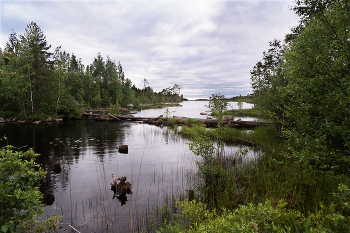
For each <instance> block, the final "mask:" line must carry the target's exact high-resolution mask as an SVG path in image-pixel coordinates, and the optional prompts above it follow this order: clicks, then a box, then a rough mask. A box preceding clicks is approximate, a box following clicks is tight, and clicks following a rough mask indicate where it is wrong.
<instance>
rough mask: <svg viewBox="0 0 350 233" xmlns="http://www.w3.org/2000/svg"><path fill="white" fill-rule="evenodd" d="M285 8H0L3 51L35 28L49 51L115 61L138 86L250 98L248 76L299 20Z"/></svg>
mask: <svg viewBox="0 0 350 233" xmlns="http://www.w3.org/2000/svg"><path fill="white" fill-rule="evenodd" d="M292 5H293V2H290V1H270V2H267V1H192V0H189V1H26V2H24V1H2V2H0V9H1V22H0V23H1V34H0V35H1V38H0V47H2V48H3V46H4V45H5V43H6V41H7V40H8V36H9V34H10V33H11V30H12V29H13V30H14V31H15V32H16V33H17V34H23V33H24V29H25V27H26V25H27V24H29V23H30V22H31V21H35V22H36V23H37V24H38V25H39V27H40V28H41V29H42V31H43V32H44V34H45V35H46V39H47V41H48V43H49V44H51V45H52V47H53V48H55V47H57V46H59V45H61V46H62V49H64V50H66V51H67V52H69V53H74V54H75V55H76V56H77V57H78V58H82V62H83V63H84V64H85V65H88V64H91V63H92V61H93V59H94V57H96V56H97V53H98V52H101V55H102V56H103V57H105V58H106V57H107V55H109V56H110V58H111V59H112V60H115V61H116V62H118V61H120V62H121V64H122V66H123V70H124V72H125V75H126V77H127V78H129V79H131V80H132V81H133V83H134V84H135V85H136V86H137V87H140V88H141V87H142V80H143V78H146V79H147V80H148V81H149V83H150V86H151V87H153V89H154V90H155V91H161V90H162V89H163V88H166V87H170V86H173V85H174V84H175V83H176V84H178V85H180V86H182V87H183V89H182V91H181V93H182V94H184V96H185V97H187V98H207V97H208V96H210V95H211V94H213V93H218V92H220V93H221V94H224V95H226V96H227V97H231V96H236V95H239V94H242V95H245V94H249V93H251V92H252V90H251V87H250V73H249V71H250V70H251V69H252V68H253V66H254V65H255V64H256V62H257V61H259V60H260V59H261V58H262V52H263V51H264V50H267V49H268V42H269V41H271V40H273V39H279V40H283V38H284V35H285V34H286V33H288V32H289V30H290V28H291V27H293V26H295V25H297V23H298V18H297V17H296V16H295V15H294V13H293V12H292V11H290V10H289V8H290V6H292Z"/></svg>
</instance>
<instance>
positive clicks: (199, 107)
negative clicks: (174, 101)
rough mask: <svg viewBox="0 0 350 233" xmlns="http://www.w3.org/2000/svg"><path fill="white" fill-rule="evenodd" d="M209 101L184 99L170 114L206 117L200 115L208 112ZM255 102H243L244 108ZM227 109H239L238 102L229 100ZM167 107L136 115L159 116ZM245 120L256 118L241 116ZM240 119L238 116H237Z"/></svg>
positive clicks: (250, 106)
mask: <svg viewBox="0 0 350 233" xmlns="http://www.w3.org/2000/svg"><path fill="white" fill-rule="evenodd" d="M208 103H209V101H184V102H182V103H180V104H181V105H182V106H181V107H169V111H170V112H171V114H170V116H179V117H187V118H200V119H206V118H207V116H206V115H200V113H201V112H207V111H209V109H208V108H207V107H206V105H208ZM253 106H254V105H253V104H248V103H243V108H244V109H248V108H252V107H253ZM227 109H238V107H237V104H236V102H229V106H228V108H227ZM164 111H165V109H163V108H162V109H146V110H142V111H138V112H137V113H136V114H135V115H134V116H138V117H158V116H160V115H164ZM239 118H240V119H242V120H245V121H251V120H256V118H254V117H239ZM237 119H238V118H237Z"/></svg>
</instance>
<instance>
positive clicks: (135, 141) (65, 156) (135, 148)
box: [0, 102, 256, 232]
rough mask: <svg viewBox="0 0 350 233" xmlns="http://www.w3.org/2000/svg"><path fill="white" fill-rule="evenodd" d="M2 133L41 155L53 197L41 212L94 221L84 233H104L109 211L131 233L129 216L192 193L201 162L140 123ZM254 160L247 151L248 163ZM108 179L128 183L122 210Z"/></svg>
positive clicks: (177, 141) (169, 136)
mask: <svg viewBox="0 0 350 233" xmlns="http://www.w3.org/2000/svg"><path fill="white" fill-rule="evenodd" d="M189 103H190V102H189ZM195 103H197V102H195ZM179 109H180V108H179ZM198 110H199V112H200V111H202V110H200V109H198ZM161 111H164V109H162V110H161ZM196 112H197V110H196ZM0 130H1V132H2V133H4V134H5V135H6V136H7V137H8V138H9V144H12V145H15V146H17V147H19V146H21V145H28V147H26V148H30V147H33V148H34V150H35V151H36V152H37V153H40V154H41V156H40V157H39V158H38V162H39V163H41V164H43V167H45V168H46V169H48V171H49V172H48V175H47V177H46V178H45V182H46V183H44V184H42V188H43V189H44V190H45V191H46V192H53V193H54V195H55V202H54V203H53V205H51V206H46V207H45V209H46V215H48V216H51V215H56V214H59V215H61V214H62V213H63V215H64V218H63V220H62V221H61V222H62V223H72V225H73V226H77V225H78V224H83V223H84V222H87V221H89V219H94V221H92V222H90V223H89V224H88V225H87V226H85V227H84V228H82V229H81V231H83V232H92V231H94V232H102V230H101V224H102V223H105V222H104V221H105V220H104V219H103V217H102V213H105V212H104V211H105V210H107V209H108V208H107V207H110V210H111V213H112V215H113V216H120V218H119V219H117V218H115V219H114V226H115V232H127V231H129V230H130V229H129V227H130V218H129V216H132V215H134V214H136V213H143V212H144V211H146V210H147V209H149V208H151V207H152V206H155V205H156V204H157V203H161V202H162V200H163V197H164V195H165V194H170V193H172V192H174V193H184V190H185V189H188V188H192V187H191V186H192V185H193V184H192V183H187V182H186V179H185V177H186V175H188V174H194V173H195V171H196V165H195V162H194V161H195V160H199V158H198V157H197V156H195V155H194V154H193V153H192V152H191V151H190V150H189V148H188V145H187V144H186V143H187V142H189V140H187V139H184V138H182V137H180V136H178V135H176V134H175V133H174V132H173V131H172V130H169V129H168V128H167V127H163V128H160V127H156V126H152V125H147V124H142V123H128V122H111V123H107V122H95V121H90V120H83V121H74V122H72V121H68V122H61V123H52V124H46V123H42V124H39V125H32V124H23V125H17V124H5V125H4V126H0ZM56 138H58V139H59V141H58V140H56ZM123 144H126V145H128V146H129V153H128V154H121V153H119V152H118V150H117V147H118V146H120V145H123ZM0 146H3V145H1V144H0ZM65 147H67V148H68V150H67V149H66V148H65ZM244 148H245V146H241V147H237V146H225V155H234V154H235V153H236V151H237V150H240V149H244ZM254 156H256V154H254V152H253V151H251V152H249V154H248V156H247V157H254ZM141 161H142V163H141ZM57 162H59V163H61V164H62V172H61V173H59V174H55V173H54V172H53V170H52V165H53V164H54V163H57ZM140 165H141V166H140ZM140 168H141V169H140ZM111 173H114V174H115V175H116V176H123V175H125V176H127V181H130V182H131V183H132V186H133V188H132V192H133V193H132V194H130V195H129V194H128V195H127V199H128V201H127V202H126V204H125V205H123V206H122V205H121V203H120V202H119V201H118V200H117V199H113V200H112V196H113V192H112V191H111V190H110V183H111V182H112V176H111ZM188 186H190V187H188ZM71 217H72V219H71ZM97 219H98V220H97ZM119 226H120V229H119ZM95 227H96V228H95ZM104 227H105V226H104ZM104 231H105V229H104Z"/></svg>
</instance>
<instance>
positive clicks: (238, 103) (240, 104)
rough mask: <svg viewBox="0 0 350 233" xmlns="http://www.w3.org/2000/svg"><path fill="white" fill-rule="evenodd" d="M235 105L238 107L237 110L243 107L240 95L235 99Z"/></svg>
mask: <svg viewBox="0 0 350 233" xmlns="http://www.w3.org/2000/svg"><path fill="white" fill-rule="evenodd" d="M237 107H238V109H239V111H240V112H241V111H242V108H243V99H242V97H241V96H240V97H239V98H238V100H237Z"/></svg>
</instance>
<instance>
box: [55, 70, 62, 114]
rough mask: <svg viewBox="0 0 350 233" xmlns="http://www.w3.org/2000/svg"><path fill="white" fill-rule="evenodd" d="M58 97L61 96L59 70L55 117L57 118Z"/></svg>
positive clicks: (59, 72)
mask: <svg viewBox="0 0 350 233" xmlns="http://www.w3.org/2000/svg"><path fill="white" fill-rule="evenodd" d="M60 95H61V70H59V71H58V98H57V102H56V116H57V108H58V102H59V101H60Z"/></svg>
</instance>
